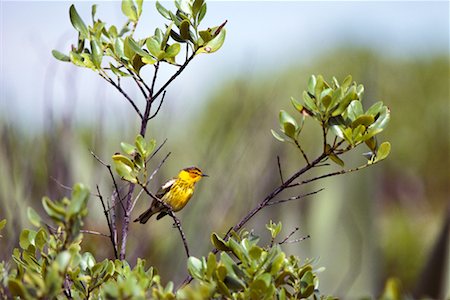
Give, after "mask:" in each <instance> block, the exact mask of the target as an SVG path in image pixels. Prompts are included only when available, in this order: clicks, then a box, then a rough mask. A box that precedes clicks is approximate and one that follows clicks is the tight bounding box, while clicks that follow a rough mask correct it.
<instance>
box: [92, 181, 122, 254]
mask: <svg viewBox="0 0 450 300" xmlns="http://www.w3.org/2000/svg"><path fill="white" fill-rule="evenodd" d="M97 192H98V198H99V199H100V202H101V203H102V207H103V213H104V214H105V218H106V222H107V223H108V228H109V236H108V237H109V238H110V239H111V243H112V246H113V250H114V257H115V258H116V259H117V258H119V256H118V255H117V244H116V241H115V239H114V236H115V234H114V231H113V227H112V222H111V218H110V217H109V213H108V211H107V210H106V206H105V202H104V201H103V197H102V194H101V193H100V188H99V187H98V185H97ZM90 233H92V231H90Z"/></svg>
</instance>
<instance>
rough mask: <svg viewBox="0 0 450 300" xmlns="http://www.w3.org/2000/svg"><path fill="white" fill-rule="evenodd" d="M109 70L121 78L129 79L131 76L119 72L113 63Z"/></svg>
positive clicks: (110, 64)
mask: <svg viewBox="0 0 450 300" xmlns="http://www.w3.org/2000/svg"><path fill="white" fill-rule="evenodd" d="M109 68H110V69H111V71H112V72H113V73H114V74H116V75H117V76H119V77H128V76H131V75H130V74H128V73H125V72H123V71H121V70H119V69H118V68H116V67H115V66H114V65H113V64H112V63H109Z"/></svg>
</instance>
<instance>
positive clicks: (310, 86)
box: [308, 75, 317, 95]
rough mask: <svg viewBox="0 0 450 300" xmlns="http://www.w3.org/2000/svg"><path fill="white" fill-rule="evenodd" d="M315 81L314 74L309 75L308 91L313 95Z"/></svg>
mask: <svg viewBox="0 0 450 300" xmlns="http://www.w3.org/2000/svg"><path fill="white" fill-rule="evenodd" d="M316 82H317V80H316V76H314V75H311V77H309V80H308V92H309V93H310V94H311V95H314V90H315V88H316Z"/></svg>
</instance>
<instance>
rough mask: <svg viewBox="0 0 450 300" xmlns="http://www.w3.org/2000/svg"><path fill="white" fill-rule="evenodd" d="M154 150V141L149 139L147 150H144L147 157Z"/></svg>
mask: <svg viewBox="0 0 450 300" xmlns="http://www.w3.org/2000/svg"><path fill="white" fill-rule="evenodd" d="M155 148H156V140H155V139H150V141H148V143H147V149H146V150H145V152H146V153H147V156H148V155H150V153H152V152H153V150H155Z"/></svg>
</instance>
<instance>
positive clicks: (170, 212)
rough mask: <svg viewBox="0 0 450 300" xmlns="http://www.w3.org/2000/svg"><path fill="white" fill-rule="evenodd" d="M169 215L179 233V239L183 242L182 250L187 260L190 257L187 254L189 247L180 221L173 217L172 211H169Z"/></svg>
mask: <svg viewBox="0 0 450 300" xmlns="http://www.w3.org/2000/svg"><path fill="white" fill-rule="evenodd" d="M169 215H170V216H171V217H172V219H173V221H174V222H175V225H176V226H177V228H178V231H179V232H180V235H181V239H182V240H183V245H184V250H185V251H186V256H187V257H188V258H189V257H190V256H191V255H190V254H189V247H188V244H187V240H186V236H185V235H184V231H183V228H182V227H181V221H180V219H178V218H177V217H176V216H175V214H174V212H173V210H172V209H170V210H169Z"/></svg>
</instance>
